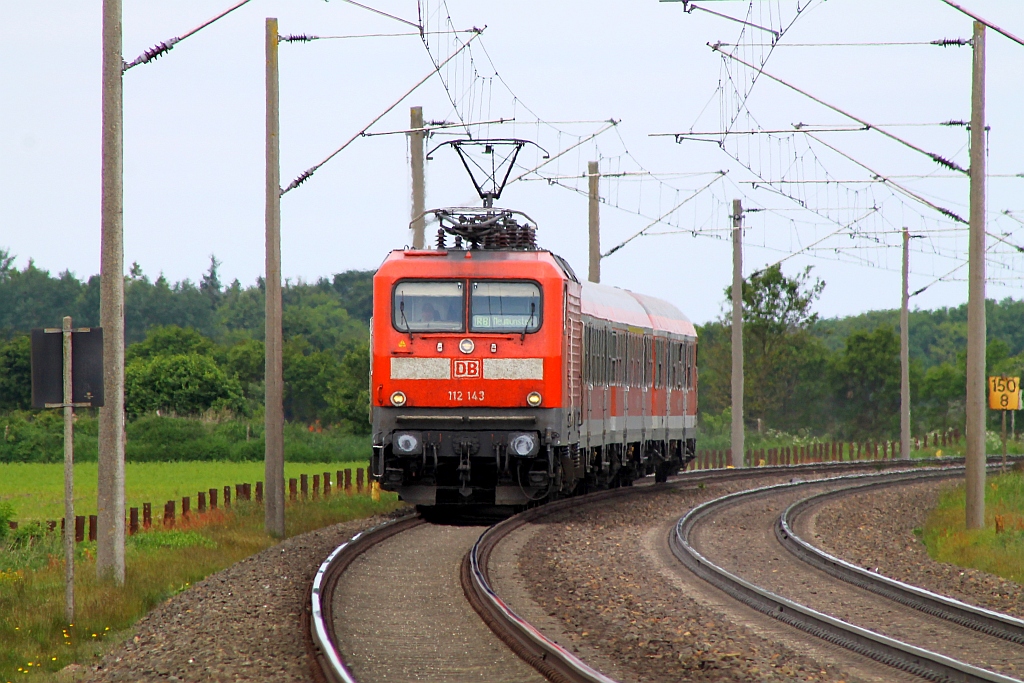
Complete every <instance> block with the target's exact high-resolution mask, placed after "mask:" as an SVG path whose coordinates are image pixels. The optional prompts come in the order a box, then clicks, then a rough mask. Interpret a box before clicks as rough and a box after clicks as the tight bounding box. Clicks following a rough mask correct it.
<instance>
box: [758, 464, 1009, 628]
mask: <svg viewBox="0 0 1024 683" xmlns="http://www.w3.org/2000/svg"><path fill="white" fill-rule="evenodd" d="M933 476H948V475H939V474H936V475H933ZM879 486H882V484H866V485H862V486H851V487H849V488H843V489H838V490H836V491H827V492H825V493H820V494H817V495H814V496H809V497H807V498H804V499H803V500H800V501H797V502H796V503H793V504H792V505H790V506H789V507H788V508H787V509H786V511H785V512H783V513H782V515H780V516H779V519H778V521H777V523H776V525H775V536H776V538H778V539H779V542H780V543H781V544H782V545H783V546H785V547H786V549H787V550H789V551H790V552H791V553H793V554H794V555H795V556H796V557H798V558H799V559H800V560H802V561H804V562H806V563H807V564H810V565H811V566H813V567H816V568H818V569H820V570H821V571H823V572H825V573H826V574H829V575H830V576H833V577H835V578H837V579H840V580H842V581H846V582H847V583H850V584H853V585H854V586H859V587H860V588H863V589H865V590H869V591H871V592H872V593H876V594H878V595H881V596H883V597H886V598H889V599H890V600H894V601H896V602H898V603H900V604H902V605H906V606H907V607H912V608H914V609H916V610H920V611H922V612H925V613H926V614H930V615H932V616H934V617H938V618H940V619H945V620H947V621H951V622H953V623H956V624H959V625H961V626H965V627H967V628H970V629H973V630H975V631H980V632H982V633H986V634H988V635H991V636H995V637H997V638H1002V639H1004V640H1009V641H1012V642H1014V643H1017V644H1021V645H1024V620H1021V619H1017V618H1015V617H1012V616H1009V615H1007V614H1002V613H1000V612H996V611H994V610H988V609H985V608H983V607H975V606H974V605H968V604H967V603H964V602H961V601H959V600H955V599H953V598H950V597H947V596H944V595H940V594H938V593H933V592H932V591H929V590H925V589H924V588H920V587H918V586H913V585H910V584H907V583H904V582H902V581H897V580H896V579H891V578H889V577H887V576H882V575H881V574H877V573H875V572H871V571H867V570H865V569H862V568H860V567H858V566H856V565H854V564H852V563H850V562H847V561H845V560H842V559H840V558H838V557H835V556H834V555H830V554H829V553H826V552H825V551H824V550H821V549H820V548H817V547H815V546H813V545H811V544H810V543H808V542H807V541H805V540H804V539H803V538H801V537H800V536H799V535H798V534H797V533H796V532H795V531H794V530H793V529H794V527H795V525H796V524H795V523H796V520H797V519H798V518H799V517H800V515H802V514H806V513H807V512H808V511H809V510H810V509H811V508H814V507H817V506H819V505H822V504H824V503H825V502H826V501H827V500H831V499H834V498H839V497H842V496H846V495H853V494H855V493H858V492H860V491H863V490H865V489H869V488H876V487H879Z"/></svg>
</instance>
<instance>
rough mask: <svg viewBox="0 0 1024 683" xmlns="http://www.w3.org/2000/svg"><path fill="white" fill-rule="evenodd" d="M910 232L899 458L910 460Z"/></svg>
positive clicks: (902, 335)
mask: <svg viewBox="0 0 1024 683" xmlns="http://www.w3.org/2000/svg"><path fill="white" fill-rule="evenodd" d="M909 280H910V231H909V230H907V228H903V302H902V305H901V306H900V456H901V457H902V458H903V459H904V460H910V286H909Z"/></svg>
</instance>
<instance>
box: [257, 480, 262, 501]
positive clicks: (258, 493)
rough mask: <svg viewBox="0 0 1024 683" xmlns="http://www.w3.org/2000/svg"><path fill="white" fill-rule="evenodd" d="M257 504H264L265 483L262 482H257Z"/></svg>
mask: <svg viewBox="0 0 1024 683" xmlns="http://www.w3.org/2000/svg"><path fill="white" fill-rule="evenodd" d="M256 502H257V503H262V502H263V482H262V481H258V482H256Z"/></svg>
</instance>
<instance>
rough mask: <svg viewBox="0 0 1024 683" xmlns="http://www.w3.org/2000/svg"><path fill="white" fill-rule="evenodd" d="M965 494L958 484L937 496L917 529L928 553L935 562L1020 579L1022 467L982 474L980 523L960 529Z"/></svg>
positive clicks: (1023, 566) (1023, 558)
mask: <svg viewBox="0 0 1024 683" xmlns="http://www.w3.org/2000/svg"><path fill="white" fill-rule="evenodd" d="M965 500H966V493H965V490H964V486H963V485H962V484H961V485H959V486H956V487H954V488H951V489H949V490H947V491H945V492H944V493H943V494H942V495H941V496H940V497H939V503H938V505H937V506H936V507H935V509H934V510H932V511H931V512H930V513H929V515H928V518H927V520H926V522H925V524H924V526H923V527H922V528H921V529H919V530H917V532H918V533H920V535H921V537H922V540H923V541H924V543H925V546H926V547H927V548H928V554H929V555H931V557H932V558H933V559H935V560H937V561H939V562H947V563H949V564H954V565H957V566H960V567H972V568H974V569H980V570H982V571H986V572H989V573H990V574H996V575H998V576H1001V577H1003V578H1006V579H1010V580H1011V581H1016V582H1017V583H1024V472H1020V471H1011V472H1007V473H1006V474H1000V475H996V476H992V477H989V478H988V481H987V483H986V487H985V528H984V529H972V530H968V529H966V524H965V521H966V520H965ZM997 522H998V528H997Z"/></svg>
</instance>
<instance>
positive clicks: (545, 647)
mask: <svg viewBox="0 0 1024 683" xmlns="http://www.w3.org/2000/svg"><path fill="white" fill-rule="evenodd" d="M880 466H881V467H886V466H888V467H893V466H899V463H898V462H896V463H885V464H884V465H883V464H882V463H879V462H859V463H823V464H809V465H795V466H783V467H761V468H754V469H736V470H733V469H727V470H699V471H691V472H687V473H684V474H682V475H680V476H679V477H676V478H673V480H672V481H671V482H669V484H668V485H669V486H673V485H675V486H687V485H698V486H699V485H700V484H701V483H702V482H710V481H728V480H734V479H735V480H742V479H753V478H759V477H769V476H774V477H778V476H779V475H783V476H790V475H801V474H808V475H810V474H814V475H821V474H823V473H830V474H832V473H834V474H839V473H844V472H851V471H853V472H858V471H859V472H863V471H875V470H878V469H880ZM817 481H821V480H817ZM648 483H653V482H643V483H639V485H637V486H635V487H627V488H620V489H614V490H609V491H601V492H598V493H594V494H590V495H587V496H582V497H578V498H569V499H565V500H560V501H556V502H554V503H549V504H547V505H543V506H540V507H536V508H531V509H529V510H527V511H526V512H523V513H520V514H519V515H515V516H513V517H511V518H509V519H507V520H505V521H504V522H501V523H500V524H497V525H494V526H493V527H491V528H490V529H486V530H483V529H480V528H478V529H476V530H474V529H472V528H471V527H445V526H443V525H432V524H428V523H427V522H425V521H424V520H423V519H421V518H419V517H414V516H408V517H404V518H401V519H398V520H395V521H392V522H388V523H386V524H383V525H380V526H378V527H375V528H373V529H370V530H368V531H366V532H363V533H361V534H358V535H356V536H355V537H354V538H353V539H351V540H350V541H349V542H347V543H345V544H343V545H341V546H339V547H338V548H337V549H335V551H334V552H333V553H331V555H330V556H329V557H328V558H327V559H326V560H325V561H324V562H323V564H322V565H321V567H320V569H319V571H318V572H317V574H316V577H315V579H314V581H313V585H312V590H311V601H310V605H309V608H308V612H309V613H308V621H309V633H310V635H311V638H312V643H311V648H312V654H313V656H314V658H315V659H316V662H317V666H316V667H315V668H316V671H315V672H314V673H315V674H316V676H317V678H318V679H319V680H326V681H334V682H344V683H356V681H358V680H360V679H363V680H367V681H369V680H371V679H374V680H376V679H379V680H402V679H403V673H402V672H404V675H405V677H406V678H415V679H418V680H436V681H447V680H495V681H520V680H523V681H526V680H531V681H532V680H541V678H540V677H539V676H536V674H535V673H534V670H536V671H539V672H540V673H541V674H543V676H544V677H546V678H548V679H550V680H554V681H565V682H566V683H576V682H577V681H590V682H600V683H612V680H611V679H610V678H608V677H606V676H604V675H602V674H601V673H600V672H598V671H595V670H594V669H592V668H591V667H589V666H587V665H586V663H584V662H582V661H580V660H579V659H578V658H577V657H575V656H574V655H573V654H571V653H570V652H568V651H567V650H565V649H564V648H562V647H561V646H559V645H558V644H557V643H554V642H553V641H551V640H550V639H548V638H546V637H545V636H544V635H543V634H542V633H541V632H540V631H539V630H538V629H536V628H535V627H533V626H532V625H531V624H529V623H528V622H526V621H525V620H523V619H521V618H520V617H518V616H517V615H516V614H515V613H514V612H513V611H512V610H511V609H510V608H509V607H508V606H507V605H506V604H505V603H504V601H503V600H502V599H501V597H500V596H498V595H497V594H496V593H495V592H494V590H493V589H492V588H491V586H490V580H489V576H488V571H487V561H488V558H489V555H490V552H491V550H492V549H493V548H494V547H495V546H496V545H497V544H498V543H499V542H500V541H501V539H502V538H504V537H505V536H507V535H508V534H510V533H512V532H513V531H514V530H515V529H516V528H518V527H520V526H523V525H525V524H528V523H530V522H531V521H534V520H536V519H538V518H540V517H543V516H546V515H549V514H552V513H554V512H557V511H559V510H563V509H566V508H571V507H575V506H579V505H587V504H591V503H594V502H599V501H602V500H607V499H611V498H617V497H625V496H632V495H641V494H642V493H643V491H644V490H651V489H652V488H653V487H651V486H648V485H647V484H648ZM437 528H440V529H446V528H447V529H449V530H450V529H452V528H456V529H458V531H457V532H455V533H451V532H443V531H442V532H440V535H437V534H436V533H434V532H432V531H431V529H437ZM480 531H483V533H479V532H480ZM432 534H433V535H432ZM446 534H447V535H446ZM399 535H401V540H399V539H398V538H397V537H398V536H399ZM418 536H422V539H421V540H419V541H416V542H410V541H411V540H413V539H415V538H417V537H418ZM477 536H479V538H477ZM403 549H404V550H403ZM401 552H405V553H406V554H405V555H403V556H399V555H396V554H395V553H401ZM463 553H464V555H463ZM375 556H376V557H375ZM442 556H443V559H440V560H439V559H438V558H442ZM453 558H458V560H459V561H454V562H453ZM439 565H443V567H442V568H441V570H440V571H441V573H443V574H445V576H447V577H448V578H445V579H443V580H441V581H440V583H439V584H437V585H438V586H441V584H443V586H441V587H438V588H436V590H437V591H441V593H436V594H431V596H432V597H431V596H428V597H425V598H424V597H422V596H420V595H418V594H412V593H408V594H403V593H402V592H401V591H395V590H392V589H393V586H394V583H395V581H394V580H395V579H396V578H402V579H403V580H407V581H408V582H410V583H414V582H418V581H420V579H418V578H415V577H417V576H420V575H422V574H423V573H424V572H429V573H431V574H436V573H438V567H439ZM453 567H454V570H453ZM453 571H454V576H457V577H458V578H457V580H456V581H457V582H456V583H455V584H454V587H455V588H454V592H457V593H459V595H458V596H457V597H456V596H453V591H452V588H453V583H452V581H451V580H450V577H451V575H452V572H453ZM346 572H352V575H353V576H359V575H361V576H363V578H365V579H368V581H362V582H360V583H361V584H362V585H367V584H368V583H369V584H373V585H375V586H376V587H375V588H374V589H373V592H372V593H364V594H363V595H356V594H354V593H353V592H352V591H353V590H354V589H353V588H352V587H351V586H353V585H357V582H355V581H353V582H352V584H349V583H348V582H346V583H345V585H344V586H341V584H340V582H339V578H340V577H341V575H342V574H343V573H346ZM403 572H404V573H403ZM399 574H401V576H400V577H399ZM389 581H390V582H391V583H389ZM459 584H461V588H460V587H459ZM340 586H341V587H340ZM389 591H390V592H389ZM463 592H464V597H463V595H462V594H463ZM344 593H347V597H345V598H344V599H345V600H348V604H350V605H356V606H357V607H356V608H354V609H350V608H346V607H345V606H344V605H343V604H342V602H343V601H342V600H341V598H339V596H340V595H342V594H344ZM431 601H433V602H431ZM460 601H461V603H462V605H461V606H459V605H456V604H455V603H457V602H460ZM470 605H471V606H472V607H471V608H470V607H469V606H470ZM359 606H363V607H359ZM414 607H415V608H417V609H419V612H420V613H421V615H422V614H426V615H427V616H426V617H423V616H421V617H416V618H409V619H407V618H404V616H403V618H400V619H390V617H393V616H395V615H396V614H397V615H399V616H401V615H405V614H406V612H407V611H409V610H410V609H412V608H414ZM346 609H348V610H349V613H348V614H341V612H345V610H346ZM467 609H468V610H469V613H470V614H472V611H473V610H475V611H476V612H477V613H478V614H479V615H480V617H481V618H482V621H478V622H476V624H475V626H479V627H482V628H483V630H484V631H486V632H487V636H489V637H490V642H488V640H487V637H485V636H483V635H481V634H480V633H479V632H478V631H477V632H474V633H473V634H472V635H471V636H467V638H466V639H464V640H463V641H461V645H460V641H459V636H458V633H459V632H458V629H457V628H456V627H455V626H454V625H453V623H455V622H457V623H458V624H462V625H466V624H467V618H466V612H465V610H467ZM451 610H454V612H450V611H451ZM446 611H449V612H450V614H449V615H448V616H449V617H451V618H452V619H454V622H452V623H449V625H448V626H445V625H444V619H445V615H444V614H443V613H444V612H446ZM388 615H390V616H388ZM342 616H345V617H347V618H346V619H344V620H342V619H341V617H342ZM389 619H390V622H389V621H388V620H389ZM417 619H419V620H420V621H417ZM424 619H427V620H431V619H432V620H433V621H434V622H437V624H438V625H439V626H440V629H439V630H438V631H436V633H435V634H434V635H423V632H422V629H423V628H424ZM339 621H345V622H346V623H350V624H356V625H355V626H346V627H345V628H346V632H345V633H340V632H339V630H338V628H337V626H338V623H339ZM474 621H475V620H474ZM359 622H362V624H363V626H359V625H358V623H359ZM383 622H388V623H383ZM391 622H395V623H391ZM398 622H403V623H398ZM484 623H486V625H487V627H490V629H491V631H493V635H492V634H491V633H490V631H487V627H485V626H483V624H484ZM427 625H429V624H427ZM393 628H394V629H398V631H396V632H395V633H391V632H390V631H389V629H393ZM402 628H406V629H407V633H409V634H419V635H418V636H417V637H411V636H410V637H403V636H401V634H400V631H401V629H402ZM466 628H470V629H471V630H475V629H473V627H470V626H466ZM453 629H454V630H453ZM360 631H361V633H362V635H360V633H359V632H360ZM385 632H388V635H386V636H385V637H383V639H382V636H384V634H385ZM396 633H398V635H396ZM445 633H448V634H449V636H448V639H447V641H442V640H440V639H441V638H444V635H443V634H445ZM452 633H455V634H456V637H454V638H452V637H451V634H452ZM495 635H496V636H497V637H495ZM360 638H363V641H362V642H363V644H364V645H360V644H359V643H358V642H357V641H359V639H360ZM499 638H500V641H499V640H498V639H499ZM470 641H472V642H470ZM502 642H503V643H504V645H502ZM410 643H411V644H412V650H413V654H412V656H407V655H404V654H401V653H399V652H398V649H399V648H406V647H409V644H410ZM452 643H455V645H457V646H459V647H456V648H455V649H453V648H451V647H438V645H439V644H443V645H445V646H448V645H451V644H452ZM389 644H390V645H389ZM506 646H507V648H508V649H511V651H512V652H514V653H515V655H516V656H518V658H519V659H516V658H515V657H513V658H512V660H513V661H511V662H510V661H509V660H508V659H507V658H506V656H508V655H511V653H510V652H509V651H508V649H506ZM417 647H418V648H419V650H417V649H416V648H417ZM460 647H461V649H459V648H460ZM360 648H362V654H360V652H358V650H359V649H360ZM495 648H498V649H495ZM341 652H345V653H346V657H348V660H346V659H345V658H344V657H342V655H341V654H340V653H341ZM353 652H354V653H355V656H354V657H353ZM481 652H485V653H487V654H483V655H481V654H480V653H481ZM417 653H418V654H417ZM481 659H482V660H491V661H494V662H495V663H496V665H497V666H496V667H495V668H493V669H488V668H487V667H486V666H485V663H484V662H482V661H480V660H481ZM371 660H375V662H376V664H374V661H371ZM428 660H429V661H428ZM520 660H522V661H520ZM410 662H414V663H413V664H410ZM431 662H434V664H432V663H431ZM437 662H443V664H437ZM524 662H525V663H527V664H529V665H530V667H532V668H530V667H526V671H524V669H523V668H520V667H524ZM368 663H369V665H370V666H368ZM373 665H376V666H378V667H380V668H379V674H380V675H378V673H377V672H374V673H372V674H371V671H372V666H373ZM410 666H411V667H413V668H415V669H416V670H413V669H410V668H409V667H410ZM416 667H418V668H416ZM395 668H397V669H399V671H394V669H395ZM353 670H355V673H353ZM389 672H392V673H389ZM357 674H358V676H357ZM965 680H966V679H965ZM996 680H1010V679H996Z"/></svg>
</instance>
